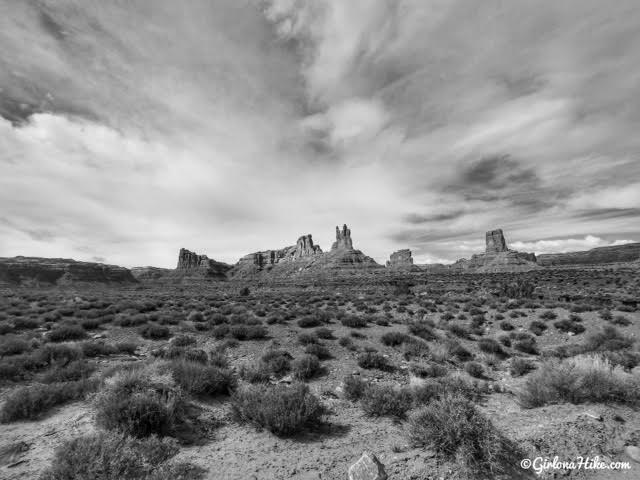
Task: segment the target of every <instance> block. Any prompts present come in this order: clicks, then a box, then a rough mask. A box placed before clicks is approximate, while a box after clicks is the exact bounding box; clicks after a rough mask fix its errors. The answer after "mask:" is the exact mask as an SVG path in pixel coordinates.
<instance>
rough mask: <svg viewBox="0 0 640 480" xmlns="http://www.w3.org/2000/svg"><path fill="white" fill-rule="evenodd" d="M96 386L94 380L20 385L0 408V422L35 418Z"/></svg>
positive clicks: (82, 395) (77, 398)
mask: <svg viewBox="0 0 640 480" xmlns="http://www.w3.org/2000/svg"><path fill="white" fill-rule="evenodd" d="M97 387H98V382H97V381H95V380H79V381H75V382H62V383H51V384H44V385H42V384H37V385H32V386H29V387H20V388H18V389H17V390H14V391H12V392H11V393H9V395H8V396H7V398H6V399H5V401H4V404H3V405H2V409H1V410H0V422H3V423H7V422H15V421H16V420H35V419H37V418H40V417H42V415H44V414H45V413H47V412H48V411H49V410H51V409H52V408H53V407H55V406H58V405H62V404H64V403H68V402H70V401H73V400H79V399H82V398H84V397H85V396H86V395H87V393H89V392H93V391H95V389H96V388H97Z"/></svg>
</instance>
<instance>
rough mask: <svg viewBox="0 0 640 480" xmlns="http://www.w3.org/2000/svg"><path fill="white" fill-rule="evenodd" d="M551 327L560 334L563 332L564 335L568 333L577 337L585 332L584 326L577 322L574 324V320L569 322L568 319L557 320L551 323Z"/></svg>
mask: <svg viewBox="0 0 640 480" xmlns="http://www.w3.org/2000/svg"><path fill="white" fill-rule="evenodd" d="M553 326H554V327H556V328H557V329H558V330H560V331H562V332H565V333H569V332H570V333H573V334H574V335H577V334H579V333H582V332H584V331H585V328H584V325H582V324H580V323H579V322H576V321H575V320H571V319H569V318H565V319H563V320H558V321H557V322H554V323H553Z"/></svg>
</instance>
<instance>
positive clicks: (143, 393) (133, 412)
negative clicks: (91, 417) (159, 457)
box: [95, 364, 186, 438]
mask: <svg viewBox="0 0 640 480" xmlns="http://www.w3.org/2000/svg"><path fill="white" fill-rule="evenodd" d="M110 380H111V382H110V383H109V384H108V385H107V386H106V387H105V388H104V389H103V391H102V392H100V393H99V394H98V396H97V397H96V401H95V409H96V423H97V425H98V426H100V427H102V428H104V429H106V430H117V431H120V432H123V433H126V434H127V435H131V436H134V437H137V438H141V437H147V436H149V435H159V436H166V435H172V434H173V433H174V432H175V431H176V429H177V427H178V426H179V425H180V424H182V423H183V420H184V409H185V404H186V403H185V399H184V397H183V394H182V391H181V390H180V388H178V387H177V386H176V385H175V383H174V381H173V379H172V378H171V376H170V375H167V374H164V372H162V371H160V368H159V366H157V365H153V364H152V365H147V366H145V367H142V368H136V369H132V370H130V371H122V372H118V373H116V375H115V376H114V377H113V378H112V379H110Z"/></svg>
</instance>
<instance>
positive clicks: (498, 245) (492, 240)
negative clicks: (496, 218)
mask: <svg viewBox="0 0 640 480" xmlns="http://www.w3.org/2000/svg"><path fill="white" fill-rule="evenodd" d="M485 244H486V247H485V253H486V254H487V255H490V254H492V253H500V252H506V251H508V250H509V249H508V248H507V241H506V240H505V239H504V234H503V233H502V229H501V228H499V229H497V230H491V231H489V232H487V233H486V234H485Z"/></svg>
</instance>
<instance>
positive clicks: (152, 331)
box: [138, 324, 171, 340]
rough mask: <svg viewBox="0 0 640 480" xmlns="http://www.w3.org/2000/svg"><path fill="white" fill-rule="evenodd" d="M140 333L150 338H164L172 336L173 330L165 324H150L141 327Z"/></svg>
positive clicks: (143, 336)
mask: <svg viewBox="0 0 640 480" xmlns="http://www.w3.org/2000/svg"><path fill="white" fill-rule="evenodd" d="M138 333H139V334H140V335H141V336H142V338H146V339H148V340H164V339H167V338H169V337H170V336H171V331H170V330H169V328H168V327H165V326H163V325H155V324H148V325H144V326H142V327H140V329H139V330H138Z"/></svg>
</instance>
